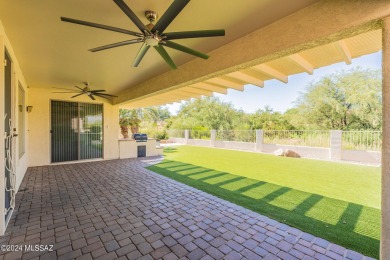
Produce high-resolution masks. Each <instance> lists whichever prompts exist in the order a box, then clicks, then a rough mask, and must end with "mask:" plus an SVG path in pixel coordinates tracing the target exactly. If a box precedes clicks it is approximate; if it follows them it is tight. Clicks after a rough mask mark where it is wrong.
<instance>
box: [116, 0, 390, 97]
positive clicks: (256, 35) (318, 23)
mask: <svg viewBox="0 0 390 260" xmlns="http://www.w3.org/2000/svg"><path fill="white" fill-rule="evenodd" d="M389 15H390V1H388V0H375V1H369V0H348V1H346V0H323V1H319V2H318V3H316V4H313V5H310V6H308V7H307V8H304V9H302V10H300V11H298V12H296V13H294V14H292V15H289V16H287V17H284V18H283V19H280V20H278V21H276V22H275V23H272V24H270V25H268V26H265V27H263V28H260V29H258V30H256V31H254V32H252V33H250V34H247V35H245V36H244V37H241V38H238V39H236V40H234V41H232V42H230V43H228V44H226V45H224V46H222V47H220V48H218V49H215V50H213V51H211V52H210V53H208V54H209V55H210V58H209V59H208V60H207V62H204V61H203V60H202V59H193V60H191V61H190V62H188V63H186V64H183V65H181V66H179V67H178V69H176V70H170V71H168V72H166V73H163V74H161V75H158V76H156V77H153V78H151V79H149V80H146V81H144V82H141V83H139V84H137V85H133V86H129V87H128V88H127V89H126V90H124V91H123V92H122V93H120V94H119V95H118V96H119V97H118V98H116V99H114V103H116V104H119V103H126V102H129V101H132V100H137V99H141V98H142V97H147V96H151V95H153V94H154V93H156V92H160V93H163V92H166V91H168V90H173V89H176V88H179V87H184V86H188V85H191V84H193V83H196V82H200V81H204V80H207V79H210V78H213V77H217V76H221V75H223V74H226V73H230V72H233V71H237V70H241V69H245V68H249V67H251V66H254V65H257V64H260V63H263V62H267V61H270V60H274V59H277V58H280V57H284V56H287V55H290V54H293V53H297V52H299V51H302V50H307V49H310V48H313V47H316V46H320V45H324V44H326V43H330V42H334V41H337V40H340V39H344V38H348V37H351V36H354V35H357V34H359V33H363V32H367V31H370V30H374V29H379V28H380V26H381V24H380V19H383V18H384V17H387V16H389ZM226 33H229V32H226Z"/></svg>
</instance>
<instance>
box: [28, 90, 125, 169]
mask: <svg viewBox="0 0 390 260" xmlns="http://www.w3.org/2000/svg"><path fill="white" fill-rule="evenodd" d="M53 91H56V90H55V89H44V88H31V89H29V104H28V105H30V106H33V110H32V112H31V113H29V114H28V125H29V127H28V133H29V137H30V138H29V143H28V149H29V152H30V160H29V166H39V165H48V164H50V100H61V101H74V102H87V103H99V104H103V116H104V131H103V138H104V144H103V147H104V151H103V154H104V159H117V158H119V148H118V128H119V126H118V119H119V108H118V107H117V106H113V105H111V103H110V102H109V101H107V100H105V99H100V98H98V99H97V100H96V101H92V100H91V99H90V98H89V97H87V96H85V95H83V96H80V97H77V98H70V94H69V93H64V94H59V93H53Z"/></svg>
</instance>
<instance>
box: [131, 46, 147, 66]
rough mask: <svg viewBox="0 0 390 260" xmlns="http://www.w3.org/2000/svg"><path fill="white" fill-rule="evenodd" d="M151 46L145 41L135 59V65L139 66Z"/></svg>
mask: <svg viewBox="0 0 390 260" xmlns="http://www.w3.org/2000/svg"><path fill="white" fill-rule="evenodd" d="M149 48H150V46H149V45H147V44H145V43H144V44H143V45H142V46H141V49H140V50H139V51H138V54H137V56H136V57H135V59H134V62H133V67H138V65H139V63H140V62H141V60H142V58H143V57H144V56H145V54H146V52H147V51H148V50H149Z"/></svg>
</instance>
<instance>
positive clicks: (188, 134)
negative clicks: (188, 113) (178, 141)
mask: <svg viewBox="0 0 390 260" xmlns="http://www.w3.org/2000/svg"><path fill="white" fill-rule="evenodd" d="M188 139H190V130H187V129H186V130H184V144H188Z"/></svg>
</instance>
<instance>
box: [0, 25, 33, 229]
mask: <svg viewBox="0 0 390 260" xmlns="http://www.w3.org/2000/svg"><path fill="white" fill-rule="evenodd" d="M5 49H6V50H7V52H8V54H9V55H10V57H11V60H12V107H13V109H12V120H13V127H15V128H17V127H18V124H17V122H18V113H17V112H16V108H17V105H18V104H17V96H18V91H19V83H20V85H21V86H22V87H23V89H24V90H25V93H26V99H25V102H26V104H27V103H28V97H27V96H28V94H27V93H28V89H27V84H26V81H25V80H24V76H23V73H22V70H21V68H20V66H19V62H18V59H17V54H16V53H15V52H14V50H13V48H12V45H11V43H10V41H9V39H8V37H7V35H6V31H5V30H4V27H3V25H2V23H1V21H0V60H1V61H3V60H4V50H5ZM0 104H1V106H0V117H1V118H2V119H1V120H0V133H4V118H3V115H4V105H3V104H4V66H0ZM26 116H27V114H26ZM25 120H26V121H25V126H26V128H25V129H26V131H25V133H24V134H25V138H26V141H25V142H26V150H27V142H28V134H27V127H28V122H27V118H25ZM18 131H19V130H18V129H17V132H18ZM18 142H19V139H18V138H15V139H14V140H13V147H14V150H13V155H14V156H13V159H14V160H13V163H14V165H15V170H16V189H17V190H18V189H19V186H20V184H21V182H22V180H23V177H24V175H25V173H26V170H27V167H28V160H29V154H28V152H27V151H26V153H25V154H24V155H23V156H22V157H21V158H19V156H18V154H19V148H18V147H19V143H18ZM3 158H5V154H4V141H1V142H0V190H3V191H4V189H5V183H4V176H5V173H4V159H3ZM0 194H1V195H0V209H3V208H4V192H2V193H0ZM4 231H5V223H4V218H3V217H1V218H0V235H1V234H3V233H4Z"/></svg>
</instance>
